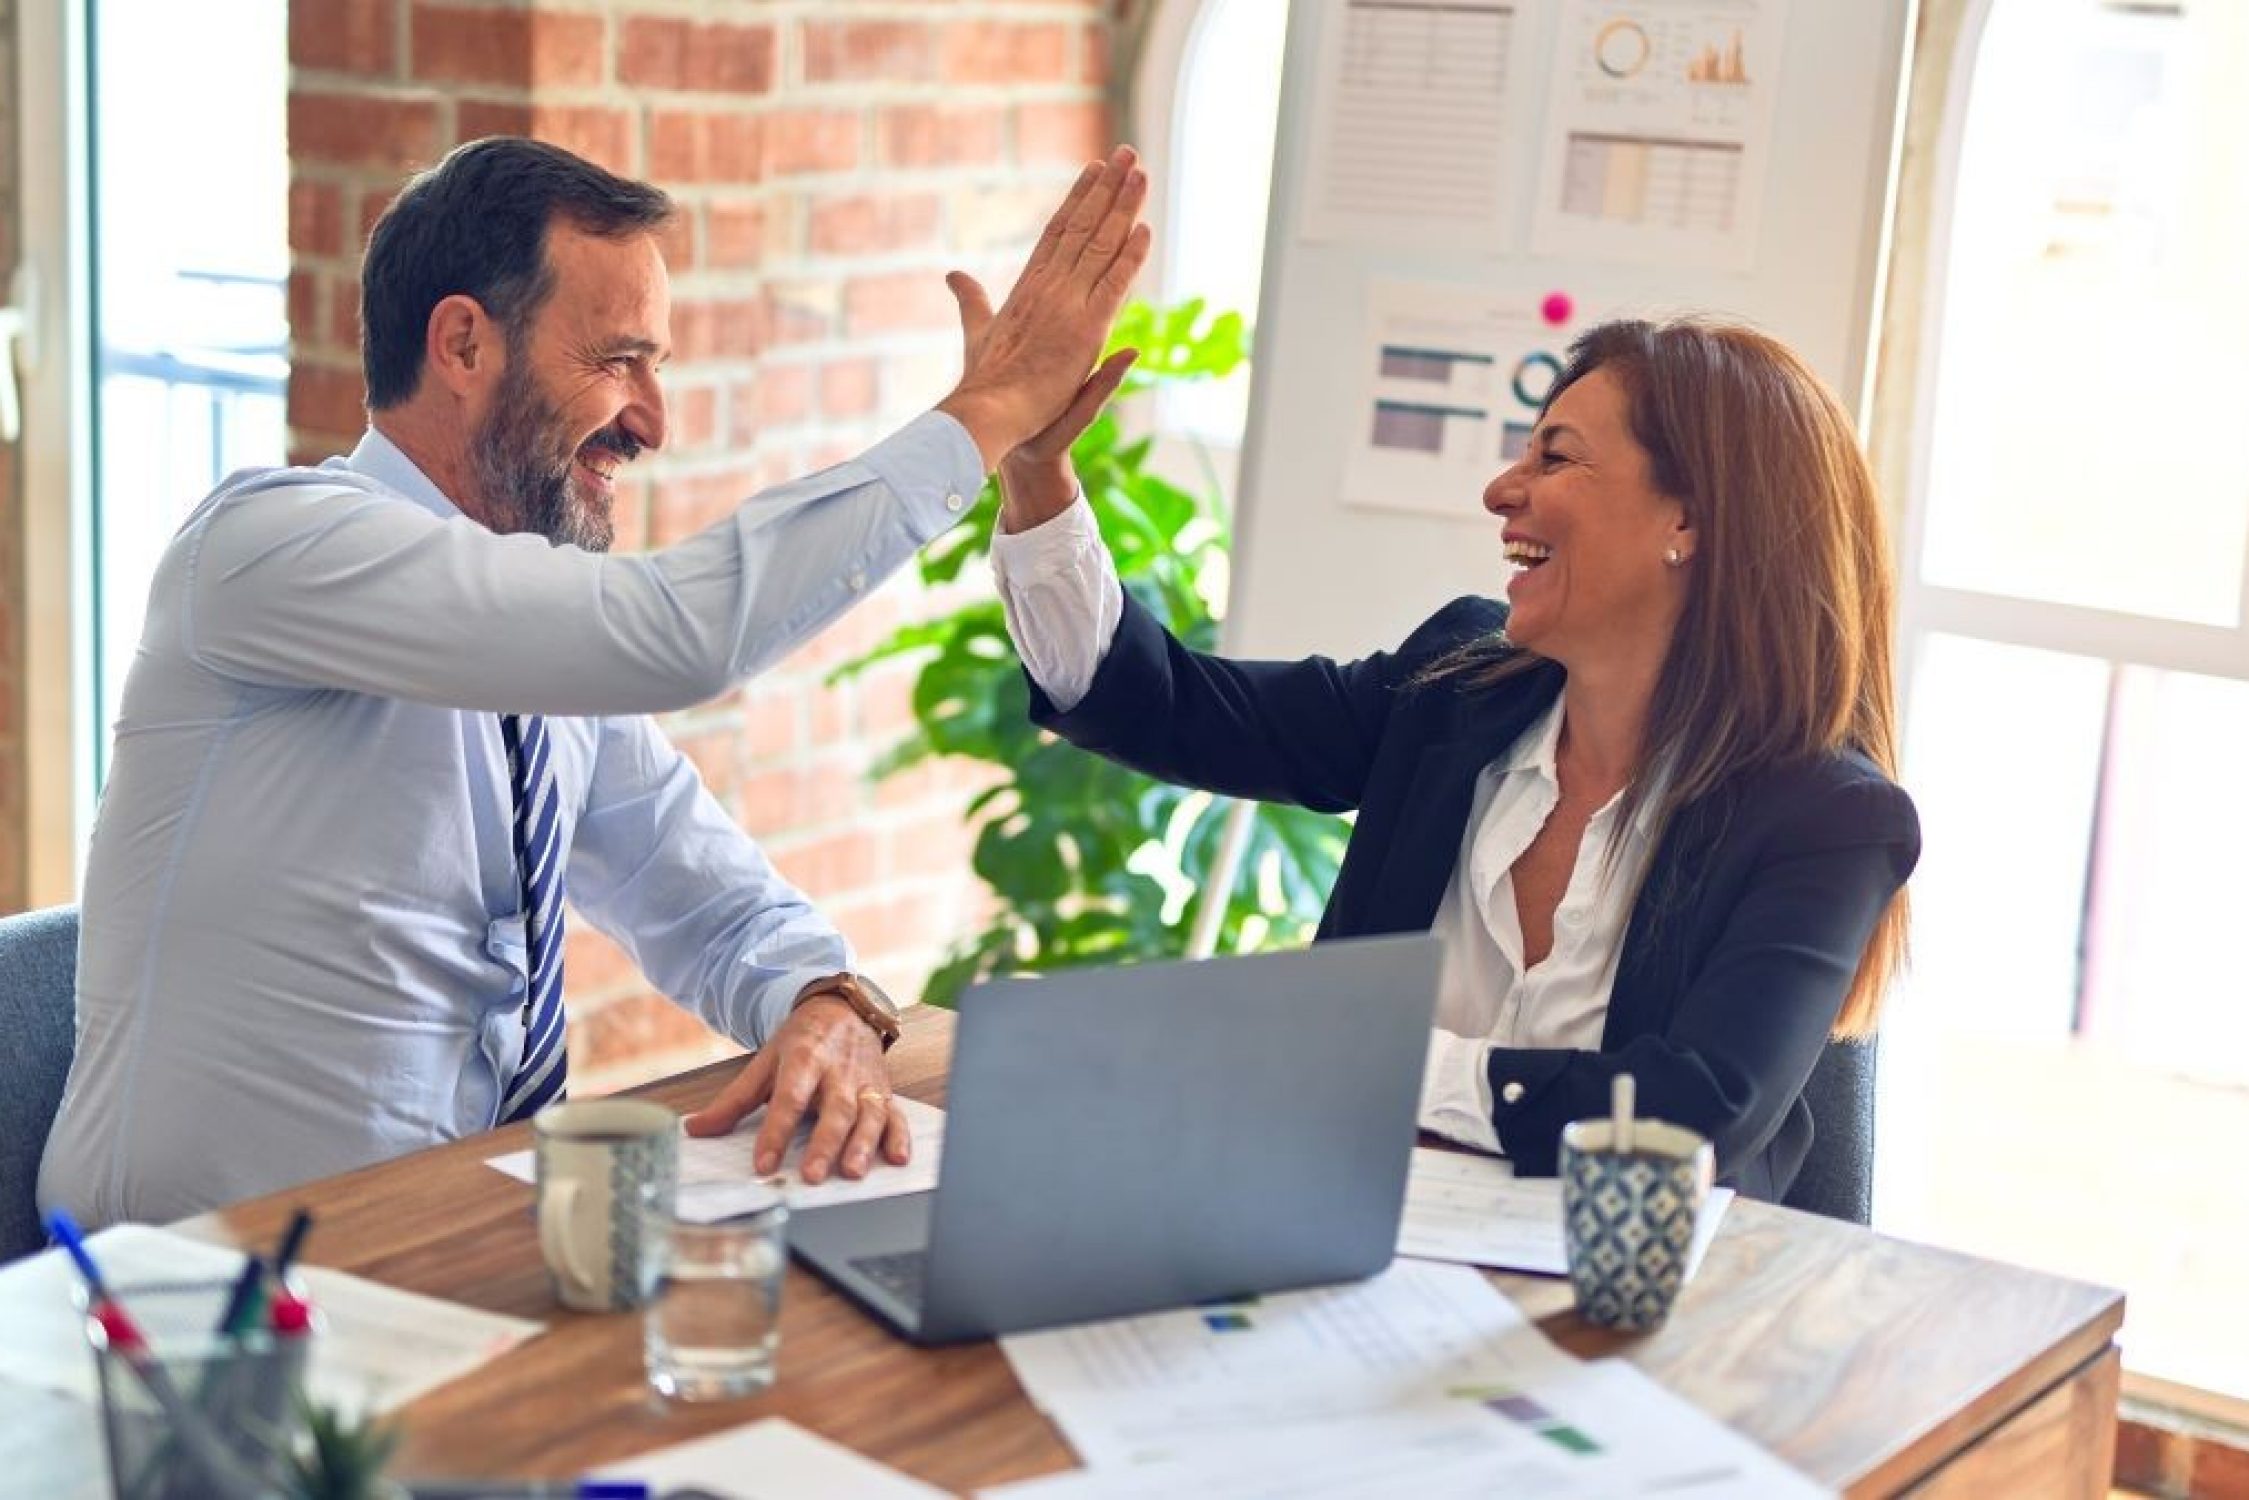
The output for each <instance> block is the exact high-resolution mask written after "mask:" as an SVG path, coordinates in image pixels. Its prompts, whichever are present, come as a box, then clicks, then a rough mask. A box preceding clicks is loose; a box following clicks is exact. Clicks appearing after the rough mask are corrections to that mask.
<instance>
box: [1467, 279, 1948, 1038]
mask: <svg viewBox="0 0 2249 1500" xmlns="http://www.w3.org/2000/svg"><path fill="white" fill-rule="evenodd" d="M1595 370H1603V371H1606V372H1607V373H1608V374H1609V376H1610V377H1611V378H1612V379H1614V380H1616V381H1617V382H1618V383H1619V384H1620V385H1621V386H1622V387H1623V389H1624V393H1625V399H1626V402H1627V404H1628V406H1629V408H1630V411H1631V420H1632V435H1633V437H1634V439H1635V440H1636V441H1637V442H1638V443H1639V444H1640V446H1641V447H1642V448H1643V449H1645V450H1646V451H1647V455H1648V463H1649V474H1650V476H1651V478H1652V479H1653V481H1654V483H1655V485H1656V487H1657V488H1658V489H1660V490H1662V491H1663V492H1664V493H1665V494H1666V495H1668V496H1670V497H1672V498H1673V499H1675V500H1678V501H1679V502H1681V503H1682V504H1683V505H1684V506H1685V507H1686V512H1687V519H1688V522H1689V524H1691V525H1692V526H1693V527H1694V528H1695V554H1694V562H1693V568H1694V586H1693V587H1692V588H1691V589H1689V590H1688V592H1687V602H1686V608H1685V611H1684V613H1683V614H1682V615H1681V616H1680V620H1679V626H1678V631H1677V633H1676V634H1675V635H1674V636H1673V638H1672V642H1671V651H1670V655H1669V656H1668V657H1667V658H1666V660H1665V662H1664V667H1663V673H1662V676H1661V677H1660V678H1659V679H1658V681H1657V684H1656V690H1655V696H1654V698H1653V700H1652V701H1651V702H1650V704H1649V707H1648V723H1647V731H1646V733H1647V744H1646V746H1645V752H1646V753H1645V754H1644V755H1643V756H1642V758H1641V763H1642V765H1643V766H1662V767H1663V768H1664V769H1665V773H1666V774H1665V775H1664V776H1663V777H1661V778H1656V779H1654V781H1655V784H1654V787H1653V790H1654V795H1655V797H1656V799H1657V800H1656V805H1655V813H1656V826H1657V827H1658V828H1663V827H1668V826H1669V824H1670V821H1671V817H1672V815H1673V814H1674V813H1676V812H1677V811H1678V810H1679V809H1680V808H1682V807H1684V806H1686V805H1688V804H1689V803H1692V802H1694V801H1696V800H1697V799H1698V798H1701V797H1704V796H1706V795H1708V794H1710V793H1711V792H1714V791H1716V790H1717V789H1718V788H1719V787H1721V786H1722V785H1724V784H1725V783H1726V782H1728V781H1729V780H1731V779H1732V778H1734V777H1736V776H1738V775H1740V774H1741V773H1742V772H1744V771H1748V770H1752V769H1755V768H1758V767H1763V766H1770V765H1778V764H1783V763H1786V762H1789V761H1793V760H1800V759H1803V758H1805V757H1809V756H1814V755H1820V754H1827V753H1832V752H1835V751H1838V750H1843V749H1846V748H1849V749H1856V750H1858V751H1860V752H1861V753H1863V754H1864V755H1865V756H1866V757H1867V758H1868V759H1869V760H1871V761H1873V762H1874V763H1875V764H1876V765H1877V766H1879V767H1881V769H1882V771H1883V773H1884V774H1885V775H1888V776H1892V777H1895V776H1896V775H1897V765H1898V749H1897V706H1896V699H1895V682H1894V679H1893V675H1892V669H1891V658H1890V638H1891V631H1892V629H1893V627H1894V624H1895V601H1894V597H1893V589H1892V583H1891V579H1892V573H1891V565H1890V555H1889V544H1888V540H1887V537H1886V529H1885V527H1884V524H1883V515H1882V506H1881V501H1880V498H1879V496H1878V495H1877V494H1876V492H1875V487H1874V476H1873V474H1872V472H1871V471H1870V470H1869V469H1868V467H1867V462H1866V455H1865V454H1864V453H1863V452H1862V451H1861V450H1860V448H1859V444H1858V438H1857V434H1856V433H1855V432H1854V431H1853V428H1852V424H1851V419H1850V416H1849V414H1848V413H1846V412H1845V411H1844V410H1843V406H1842V403H1841V402H1839V401H1837V400H1836V398H1835V396H1834V394H1833V393H1832V392H1831V391H1829V390H1828V388H1827V386H1826V385H1825V383H1823V382H1822V381H1821V380H1820V378H1819V377H1818V376H1817V375H1815V374H1813V373H1812V371H1811V369H1810V368H1809V367H1808V366H1807V365H1805V363H1804V362H1803V361H1802V360H1801V359H1799V358H1797V357H1796V355H1795V354H1793V353H1792V352H1790V351H1789V349H1787V348H1786V347H1785V346H1784V345H1782V344H1781V343H1779V342H1778V341H1777V340H1775V339H1772V338H1768V337H1767V336H1765V335H1764V334H1761V333H1758V332H1756V331H1754V330H1752V329H1749V328H1744V327H1741V326H1739V325H1736V324H1730V323H1722V322H1717V321H1713V320H1707V319H1696V318H1690V319H1681V320H1677V321H1672V322H1664V323H1648V322H1639V321H1619V322H1613V323H1603V324H1600V325H1599V326H1597V327H1594V328H1592V329H1589V330H1588V331H1587V332H1586V333H1585V334H1584V335H1583V336H1581V337H1580V338H1579V339H1578V340H1577V341H1576V342H1575V343H1573V344H1572V345H1571V346H1570V357H1569V362H1568V363H1567V365H1566V366H1565V367H1564V368H1563V371H1562V374H1561V376H1560V378H1559V379H1558V380H1557V381H1556V382H1555V386H1554V389H1553V391H1552V392H1551V393H1550V394H1549V395H1548V397H1547V404H1548V405H1549V406H1551V405H1552V404H1553V401H1554V398H1555V397H1557V396H1559V395H1561V393H1562V392H1563V391H1565V390H1567V389H1569V387H1570V386H1571V385H1573V384H1575V383H1576V382H1577V381H1579V380H1582V379H1584V378H1585V377H1586V376H1587V375H1590V374H1592V373H1593V372H1594V371H1595ZM1540 660H1541V658H1539V657H1537V656H1535V655H1534V654H1532V653H1530V652H1527V651H1522V650H1519V649H1516V648H1513V647H1510V646H1507V645H1506V644H1505V643H1504V642H1503V641H1492V642H1479V643H1477V644H1476V645H1475V646H1472V647H1470V648H1468V649H1467V651H1465V652H1463V653H1461V654H1459V655H1458V656H1456V657H1455V658H1453V659H1452V660H1451V661H1448V662H1446V663H1443V664H1441V665H1440V667H1439V668H1438V672H1437V674H1435V675H1442V676H1447V677H1455V676H1457V677H1459V679H1460V680H1462V681H1464V682H1465V683H1466V684H1468V685H1471V686H1473V685H1476V684H1479V683H1485V682H1490V681H1494V680H1496V679H1497V678H1499V677H1502V676H1509V675H1512V674H1513V673H1515V672H1518V671H1522V670H1525V669H1527V668H1529V667H1532V666H1535V665H1536V664H1538V662H1539V661H1540ZM1650 789H1651V778H1649V777H1647V776H1644V775H1643V776H1641V777H1638V778H1636V779H1635V780H1634V781H1633V783H1632V785H1631V786H1630V787H1629V788H1627V789H1626V791H1625V794H1624V805H1623V806H1622V807H1621V808H1620V809H1619V820H1620V824H1621V823H1622V822H1624V821H1628V820H1629V819H1630V818H1631V817H1632V816H1633V814H1634V812H1635V811H1636V809H1637V804H1638V803H1639V800H1640V798H1641V797H1643V796H1645V795H1647V794H1648V792H1649V791H1650ZM1906 916H1907V902H1906V896H1905V893H1904V892H1903V891H1900V892H1899V893H1898V895H1897V896H1896V898H1895V899H1893V900H1892V901H1891V903H1890V905H1889V908H1888V909H1887V910H1886V911H1884V912H1883V914H1882V918H1881V921H1880V922H1879V923H1878V924H1877V925H1876V927H1875V929H1874V933H1873V936H1872V937H1871V938H1870V939H1869V940H1868V942H1867V946H1866V952H1865V954H1864V956H1863V957H1862V958H1861V959H1860V962H1859V970H1858V974H1857V975H1856V977H1855V978H1854V979H1853V980H1852V982H1851V989H1850V993H1849V994H1848V995H1847V996H1846V997H1845V999H1844V1002H1843V1010H1842V1014H1841V1015H1840V1016H1839V1017H1838V1018H1837V1020H1836V1024H1835V1034H1836V1035H1837V1036H1864V1035H1868V1034H1870V1033H1871V1032H1872V1031H1873V1030H1874V1026H1875V1021H1876V1019H1877V1017H1878V1015H1879V1013H1880V1010H1881V1004H1882V996H1883V993H1884V991H1885V990H1886V989H1887V988H1888V985H1889V981H1890V979H1891V976H1892V975H1893V974H1894V973H1895V972H1896V971H1897V969H1898V968H1899V966H1900V965H1901V964H1902V962H1903V959H1904V955H1905V933H1906Z"/></svg>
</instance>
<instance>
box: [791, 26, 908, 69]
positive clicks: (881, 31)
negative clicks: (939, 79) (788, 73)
mask: <svg viewBox="0 0 2249 1500" xmlns="http://www.w3.org/2000/svg"><path fill="white" fill-rule="evenodd" d="M936 76H937V38H936V35H935V34H934V33H933V32H932V31H931V30H930V28H929V27H927V26H921V25H916V24H914V23H913V22H910V21H807V22H805V23H804V80H805V82H807V83H925V82H928V81H930V80H932V79H934V78H935V77H936Z"/></svg>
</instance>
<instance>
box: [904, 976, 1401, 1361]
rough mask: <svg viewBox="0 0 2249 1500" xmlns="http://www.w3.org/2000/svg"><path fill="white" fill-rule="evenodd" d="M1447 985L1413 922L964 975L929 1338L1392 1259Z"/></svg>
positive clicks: (1348, 1273)
mask: <svg viewBox="0 0 2249 1500" xmlns="http://www.w3.org/2000/svg"><path fill="white" fill-rule="evenodd" d="M1436 985H1437V943H1436V940H1435V939H1434V938H1432V937H1430V936H1429V935H1428V934H1426V933H1420V934H1414V935H1411V936H1402V937H1385V938H1367V939H1360V940H1356V941H1350V942H1336V943H1323V944H1320V945H1319V946H1317V947H1315V948H1312V949H1309V950H1306V951H1303V952H1295V953H1277V954H1261V955H1256V956H1253V957H1246V958H1228V959H1216V960H1208V961H1204V962H1199V963H1164V964H1144V965H1140V966H1137V967H1133V968H1125V969H1103V970H1087V971H1083V972H1065V973H1061V974H1055V975H1050V976H1047V977H1045V978H1041V979H1035V980H1006V981H1000V982H996V983H992V984H988V985H984V986H980V987H978V988H976V989H973V990H971V991H969V992H968V993H967V994H966V995H964V996H963V997H962V1001H961V1026H960V1031H959V1036H958V1041H957V1044H956V1047H955V1052H954V1059H953V1072H952V1081H951V1086H950V1088H949V1089H948V1091H947V1092H948V1095H949V1098H950V1113H949V1118H948V1121H947V1125H946V1139H945V1166H944V1177H943V1186H942V1188H941V1190H940V1191H939V1193H938V1194H937V1204H936V1209H935V1219H934V1222H933V1224H932V1227H931V1235H930V1252H931V1257H930V1263H929V1266H928V1269H927V1283H926V1284H927V1300H926V1301H925V1302H924V1304H923V1307H922V1325H921V1329H920V1332H921V1334H922V1336H924V1337H925V1338H933V1339H940V1340H941V1339H944V1338H947V1337H954V1336H959V1335H961V1334H967V1333H998V1332H1005V1331H1009V1330H1014V1329H1022V1328H1035V1327H1042V1326H1047V1325H1051V1324H1054V1323H1059V1322H1077V1321H1082V1320H1085V1319H1090V1318H1099V1317H1107V1316H1112V1315H1116V1314H1121V1313H1125V1312H1139V1311H1145V1310H1147V1309H1150V1308H1156V1307H1176V1306H1180V1305H1182V1304H1185V1303H1191V1302H1200V1301H1207V1300H1210V1299H1212V1298H1218V1297H1226V1296H1233V1295H1240V1294H1244V1293H1249V1292H1264V1291H1275V1290H1279V1289H1281V1288H1284V1287H1291V1286H1305V1285H1314V1284H1318V1283H1322V1282H1334V1281H1342V1280H1349V1279H1352V1278H1356V1277H1361V1276H1367V1275H1371V1274H1372V1273H1373V1272H1375V1271H1377V1270H1379V1269H1381V1268H1382V1267H1383V1266H1384V1265H1387V1264H1388V1263H1389V1260H1390V1257H1391V1254H1392V1252H1393V1251H1394V1249H1395V1248H1396V1245H1397V1233H1398V1215H1399V1211H1400V1207H1401V1205H1402V1203H1403V1201H1404V1196H1405V1180H1406V1168H1407V1163H1408V1160H1409V1157H1410V1153H1411V1148H1412V1145H1413V1140H1414V1130H1415V1120H1416V1117H1417V1113H1418V1109H1419V1103H1420V1091H1421V1073H1422V1060H1423V1057H1424V1056H1425V1054H1426V1052H1427V1050H1428V1044H1429V1025H1430V1019H1431V1016H1432V1013H1433V1011H1434V1009H1435V1003H1436Z"/></svg>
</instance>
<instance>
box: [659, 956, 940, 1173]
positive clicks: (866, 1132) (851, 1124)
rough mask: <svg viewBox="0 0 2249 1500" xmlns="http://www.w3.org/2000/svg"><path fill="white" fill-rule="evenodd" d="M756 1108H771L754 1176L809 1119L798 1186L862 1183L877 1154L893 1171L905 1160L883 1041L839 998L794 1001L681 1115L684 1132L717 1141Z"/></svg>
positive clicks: (909, 1138) (769, 1166)
mask: <svg viewBox="0 0 2249 1500" xmlns="http://www.w3.org/2000/svg"><path fill="white" fill-rule="evenodd" d="M761 1104H770V1105H771V1106H772V1107H771V1108H770V1109H768V1110H767V1111H766V1112H765V1123H764V1124H763V1125H762V1126H760V1127H759V1129H758V1133H757V1146H756V1157H755V1161H754V1165H755V1166H756V1168H757V1170H758V1171H760V1172H771V1171H775V1170H777V1169H778V1168H779V1167H780V1165H781V1157H782V1154H783V1153H784V1152H786V1151H787V1150H788V1146H789V1141H790V1139H791V1138H792V1137H793V1136H795V1134H796V1132H797V1126H798V1125H799V1124H800V1123H802V1121H803V1120H804V1119H805V1118H806V1116H807V1115H808V1114H809V1115H811V1116H812V1118H813V1120H814V1124H813V1127H812V1139H811V1140H810V1141H808V1142H807V1143H806V1145H805V1148H804V1160H803V1161H802V1162H801V1163H800V1164H799V1170H800V1171H802V1172H803V1174H804V1180H805V1181H806V1182H825V1181H826V1180H827V1179H828V1176H829V1174H830V1173H831V1172H833V1171H837V1170H840V1171H841V1172H842V1173H843V1175H844V1176H846V1177H864V1176H866V1175H867V1170H868V1169H869V1168H870V1167H872V1166H873V1165H874V1161H875V1152H876V1150H877V1149H878V1148H879V1149H880V1150H881V1152H882V1155H883V1159H884V1160H885V1161H888V1162H890V1163H892V1164H894V1165H903V1164H904V1163H905V1162H906V1160H907V1158H909V1157H910V1156H912V1155H913V1132H912V1131H911V1129H909V1128H908V1126H907V1124H906V1113H905V1111H904V1110H902V1109H900V1108H899V1107H898V1105H897V1102H896V1101H895V1100H893V1099H892V1098H891V1097H890V1069H889V1067H888V1066H887V1065H885V1064H884V1062H883V1060H882V1038H881V1036H880V1035H878V1034H877V1033H876V1031H875V1029H874V1028H873V1027H872V1026H870V1025H869V1024H868V1023H867V1022H866V1021H865V1020H864V1019H863V1018H861V1016H860V1015H859V1013H858V1012H857V1011H856V1010H854V1009H852V1007H851V1004H850V1003H849V1002H848V1001H846V1000H845V999H844V998H843V997H842V996H840V995H835V994H827V993H814V994H812V995H811V996H810V998H807V999H803V1000H800V1001H799V1002H798V1003H797V1007H796V1009H794V1010H792V1011H790V1012H789V1018H788V1019H787V1020H786V1021H784V1022H782V1023H781V1028H780V1029H779V1030H778V1031H776V1032H774V1033H773V1036H772V1039H771V1040H770V1041H768V1042H767V1043H766V1044H765V1045H764V1046H763V1047H760V1048H759V1049H758V1050H757V1051H756V1052H755V1053H753V1054H752V1055H751V1057H750V1060H749V1061H748V1062H746V1063H744V1064H743V1065H742V1071H741V1072H739V1073H737V1074H735V1075H734V1077H733V1079H732V1080H731V1081H730V1082H729V1083H728V1084H727V1085H726V1087H725V1088H723V1089H720V1090H719V1092H718V1097H717V1098H715V1099H713V1100H712V1101H711V1102H710V1103H709V1104H707V1105H705V1106H704V1107H703V1108H702V1109H700V1110H698V1111H697V1112H696V1113H694V1114H692V1115H689V1116H688V1117H687V1133H688V1134H689V1135H724V1134H726V1133H727V1132H728V1131H729V1130H732V1129H733V1128H734V1127H735V1126H736V1125H738V1124H740V1123H741V1122H742V1119H743V1117H744V1116H746V1115H748V1114H749V1113H750V1112H751V1111H752V1110H754V1109H756V1108H757V1107H758V1106H759V1105H761Z"/></svg>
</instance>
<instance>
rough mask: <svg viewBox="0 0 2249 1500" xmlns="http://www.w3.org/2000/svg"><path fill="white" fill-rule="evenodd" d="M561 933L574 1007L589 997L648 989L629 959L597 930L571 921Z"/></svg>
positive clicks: (564, 973) (564, 972)
mask: <svg viewBox="0 0 2249 1500" xmlns="http://www.w3.org/2000/svg"><path fill="white" fill-rule="evenodd" d="M573 915H575V913H573ZM563 931H564V937H563V950H562V972H563V977H564V980H565V987H566V988H567V989H568V991H569V994H570V999H571V1001H572V1002H573V1005H575V1004H576V1003H577V1002H579V1001H581V1000H582V999H583V998H584V997H585V996H588V995H601V994H607V993H610V992H613V991H618V990H626V991H631V990H645V989H646V988H647V987H648V981H647V980H645V979H643V978H641V974H640V970H639V969H637V968H635V967H634V965H633V961H632V958H631V956H630V955H628V954H627V953H626V952H625V950H624V949H622V948H620V947H618V946H617V945H616V944H615V943H614V942H612V941H610V939H609V937H608V936H607V935H606V934H605V933H603V932H601V931H600V930H599V929H597V928H595V927H593V926H591V925H589V924H587V923H585V922H583V921H573V922H571V923H569V924H568V925H567V926H566V927H565V928H564V929H563Z"/></svg>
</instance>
